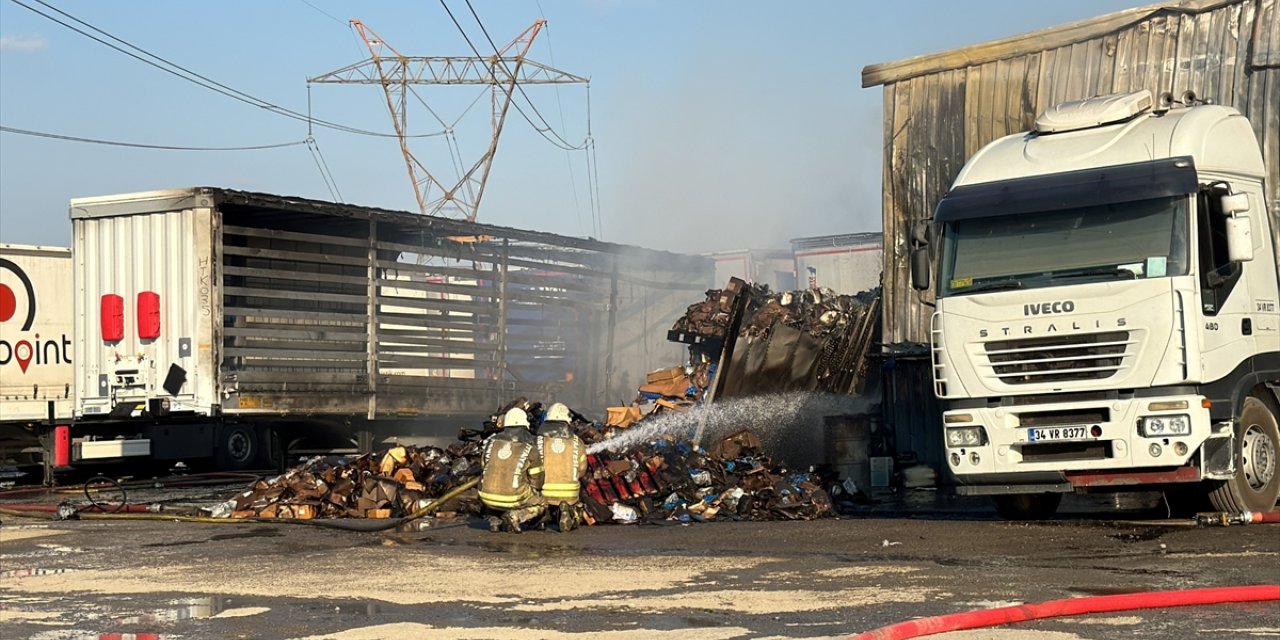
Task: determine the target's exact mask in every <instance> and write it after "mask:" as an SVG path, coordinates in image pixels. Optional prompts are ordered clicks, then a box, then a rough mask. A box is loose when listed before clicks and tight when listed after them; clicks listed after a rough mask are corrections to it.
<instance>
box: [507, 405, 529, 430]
mask: <svg viewBox="0 0 1280 640" xmlns="http://www.w3.org/2000/svg"><path fill="white" fill-rule="evenodd" d="M508 427H524V428H526V429H528V428H529V415H528V414H526V413H525V412H524V409H520V408H516V409H511V410H510V411H507V415H505V416H502V428H503V429H506V428H508Z"/></svg>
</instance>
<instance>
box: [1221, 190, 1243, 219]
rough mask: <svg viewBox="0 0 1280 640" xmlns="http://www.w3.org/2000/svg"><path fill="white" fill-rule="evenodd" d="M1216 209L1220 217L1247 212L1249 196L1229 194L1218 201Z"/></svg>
mask: <svg viewBox="0 0 1280 640" xmlns="http://www.w3.org/2000/svg"><path fill="white" fill-rule="evenodd" d="M1218 209H1219V210H1221V211H1222V215H1224V216H1229V215H1233V214H1236V213H1244V212H1246V211H1248V210H1249V196H1248V195H1246V194H1243V193H1230V194H1227V195H1225V196H1222V197H1221V198H1219V199H1218Z"/></svg>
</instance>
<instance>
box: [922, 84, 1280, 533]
mask: <svg viewBox="0 0 1280 640" xmlns="http://www.w3.org/2000/svg"><path fill="white" fill-rule="evenodd" d="M1168 102H1169V106H1156V105H1154V104H1153V100H1152V96H1151V94H1150V93H1149V92H1147V91H1140V92H1137V93H1132V94H1122V95H1112V96H1105V97H1099V98H1092V99H1087V100H1082V101H1077V102H1070V103H1065V104H1061V105H1058V106H1056V107H1053V108H1051V109H1049V110H1048V111H1046V112H1045V113H1044V114H1042V115H1040V116H1039V117H1038V118H1037V119H1036V121H1035V128H1034V130H1032V131H1029V132H1026V133H1020V134H1016V135H1012V136H1008V137H1005V138H1002V139H999V140H996V141H995V142H992V143H991V144H989V145H987V146H986V147H984V148H982V149H981V150H980V151H978V153H977V154H976V155H974V156H973V157H972V158H971V159H970V160H969V161H968V163H967V164H966V165H965V166H964V168H963V169H962V170H961V171H960V174H959V176H958V177H957V179H956V182H955V184H954V186H953V187H952V189H951V190H950V191H949V192H948V193H947V194H946V195H945V197H944V198H943V199H942V200H941V202H940V203H939V204H938V206H937V209H936V210H935V212H934V216H933V220H932V224H924V225H920V227H919V228H917V229H916V230H915V231H914V232H913V234H912V236H913V241H914V244H915V245H916V249H915V251H914V252H913V255H912V271H913V286H915V287H916V288H917V289H927V288H929V287H930V283H929V282H928V279H929V276H930V274H932V273H936V274H937V282H936V298H937V301H936V310H935V312H934V314H933V317H932V323H931V334H932V353H933V372H934V383H935V392H936V394H937V395H938V397H939V398H940V399H942V400H944V401H945V404H946V410H945V412H944V414H943V431H944V437H945V446H946V458H947V464H948V465H949V467H950V471H951V472H952V473H953V474H954V476H955V477H956V479H957V481H958V485H959V487H958V489H959V492H961V493H964V494H970V495H990V496H993V497H994V498H995V501H996V506H997V508H998V511H999V512H1000V513H1001V514H1002V515H1003V516H1005V517H1010V518H1041V517H1047V516H1049V515H1051V514H1052V513H1053V512H1054V511H1055V510H1056V509H1057V507H1058V504H1059V502H1060V501H1061V498H1062V495H1063V494H1064V493H1067V492H1073V491H1074V492H1087V491H1096V490H1124V489H1133V490H1163V491H1165V493H1166V495H1168V496H1170V497H1171V498H1175V499H1183V498H1194V497H1196V496H1199V498H1200V499H1203V498H1204V497H1206V496H1207V497H1208V498H1209V502H1211V503H1212V506H1213V507H1214V508H1216V509H1219V510H1222V511H1229V512H1242V511H1253V512H1258V511H1268V510H1270V509H1272V508H1273V507H1274V506H1275V504H1276V498H1277V494H1280V473H1277V454H1278V453H1280V436H1278V434H1277V424H1276V423H1277V416H1280V311H1278V310H1277V309H1278V308H1280V307H1278V306H1277V305H1278V304H1280V294H1278V293H1277V279H1278V278H1277V270H1278V266H1277V263H1278V259H1277V253H1276V251H1277V249H1276V236H1277V229H1276V226H1277V223H1276V217H1275V216H1274V215H1270V216H1269V215H1268V213H1267V210H1266V202H1267V200H1266V198H1265V197H1264V194H1263V190H1264V184H1263V176H1264V175H1265V172H1264V165H1263V159H1262V155H1261V153H1260V151H1259V145H1258V142H1257V138H1256V137H1255V135H1254V131H1253V129H1252V128H1251V126H1250V124H1249V122H1248V120H1247V119H1246V118H1245V117H1244V116H1242V115H1241V114H1240V113H1239V112H1238V111H1236V110H1235V109H1232V108H1228V107H1225V106H1218V105H1212V104H1203V103H1198V102H1195V101H1194V100H1192V99H1186V100H1184V101H1182V102H1183V103H1186V104H1182V103H1175V102H1172V101H1168ZM1276 187H1277V186H1276V185H1266V188H1269V189H1275V188H1276ZM932 244H938V245H940V246H936V247H934V246H930V245H932ZM933 254H936V255H937V257H938V263H937V264H936V265H932V264H931V260H930V258H931V255H933ZM935 267H936V268H935ZM1190 502H1191V501H1189V500H1184V501H1182V504H1190Z"/></svg>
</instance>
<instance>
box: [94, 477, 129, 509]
mask: <svg viewBox="0 0 1280 640" xmlns="http://www.w3.org/2000/svg"><path fill="white" fill-rule="evenodd" d="M102 483H106V484H108V485H110V487H111V488H113V489H118V490H119V491H120V501H119V502H117V503H116V504H114V505H112V504H111V503H109V502H98V501H97V500H94V499H93V494H94V493H98V492H100V491H101V490H102V489H101V488H100V487H95V489H94V491H89V487H90V486H91V485H94V484H102ZM84 497H85V498H86V499H87V500H88V501H89V506H88V507H85V509H89V508H91V507H92V508H94V509H97V510H98V511H101V512H103V513H117V512H119V511H120V510H121V509H123V508H124V504H125V503H126V502H128V501H129V494H128V493H126V492H125V490H124V487H123V486H121V485H120V481H118V480H116V479H115V478H111V477H108V476H103V475H97V476H93V477H92V478H89V479H88V480H85V481H84ZM107 506H111V509H110V510H108V509H107Z"/></svg>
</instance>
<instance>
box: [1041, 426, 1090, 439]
mask: <svg viewBox="0 0 1280 640" xmlns="http://www.w3.org/2000/svg"><path fill="white" fill-rule="evenodd" d="M1027 440H1028V441H1029V442H1066V441H1071V440H1092V438H1090V437H1089V428H1088V427H1038V428H1035V429H1027Z"/></svg>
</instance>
